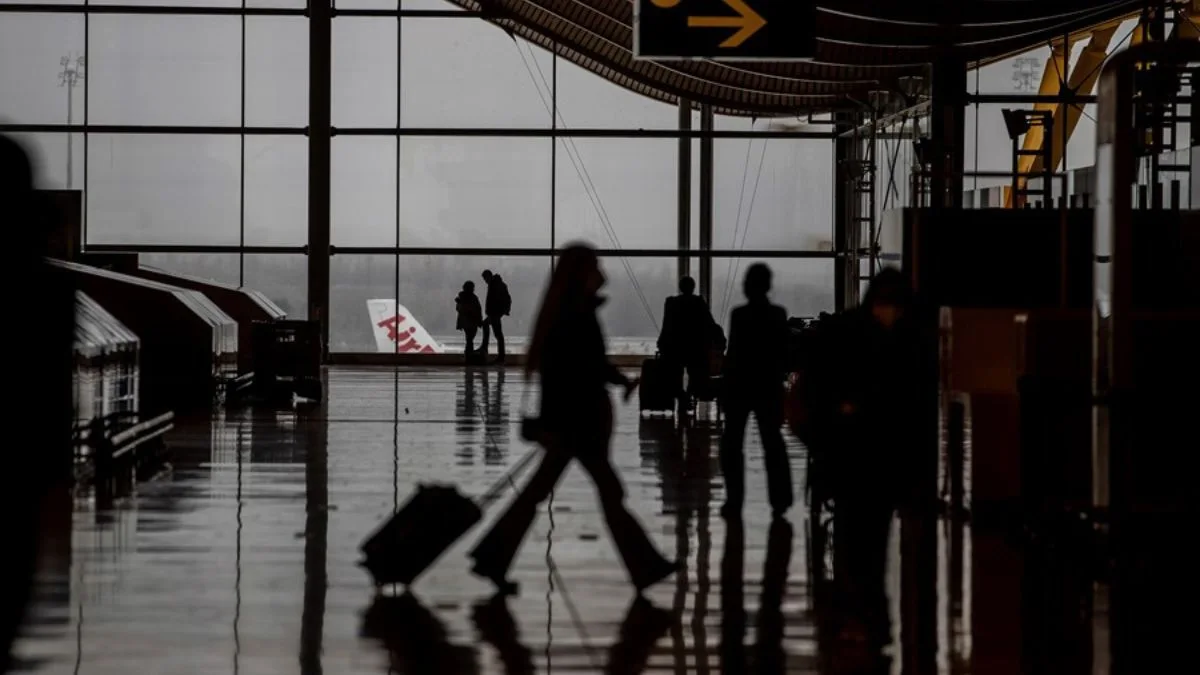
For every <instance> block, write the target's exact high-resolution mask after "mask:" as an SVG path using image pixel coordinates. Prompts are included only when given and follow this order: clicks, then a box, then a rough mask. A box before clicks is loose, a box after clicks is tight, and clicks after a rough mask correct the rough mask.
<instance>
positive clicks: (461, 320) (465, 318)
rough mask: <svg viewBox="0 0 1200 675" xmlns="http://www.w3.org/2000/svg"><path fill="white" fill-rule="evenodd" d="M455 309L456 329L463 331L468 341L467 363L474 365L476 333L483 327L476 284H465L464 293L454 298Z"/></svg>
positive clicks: (471, 282)
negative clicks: (456, 314)
mask: <svg viewBox="0 0 1200 675" xmlns="http://www.w3.org/2000/svg"><path fill="white" fill-rule="evenodd" d="M454 309H455V311H456V312H457V313H458V323H457V324H456V325H455V328H457V329H458V330H461V331H462V332H463V336H464V337H466V339H467V347H466V355H467V363H472V362H473V361H474V359H475V333H477V332H478V331H479V327H480V326H482V325H483V307H481V306H480V304H479V296H477V295H475V282H473V281H467V282H464V283H463V287H462V291H461V292H459V294H458V296H457V297H455V298H454Z"/></svg>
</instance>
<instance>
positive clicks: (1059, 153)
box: [1005, 26, 1117, 207]
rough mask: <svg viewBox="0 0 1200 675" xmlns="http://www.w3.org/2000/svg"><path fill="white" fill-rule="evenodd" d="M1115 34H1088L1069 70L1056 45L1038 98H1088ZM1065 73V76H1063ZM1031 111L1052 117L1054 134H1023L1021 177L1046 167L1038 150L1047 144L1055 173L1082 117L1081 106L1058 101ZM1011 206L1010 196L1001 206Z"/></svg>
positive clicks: (1034, 131) (1039, 129) (1039, 130)
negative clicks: (1088, 36) (1041, 111)
mask: <svg viewBox="0 0 1200 675" xmlns="http://www.w3.org/2000/svg"><path fill="white" fill-rule="evenodd" d="M1116 32H1117V26H1107V27H1104V28H1101V29H1100V30H1097V31H1095V32H1094V33H1092V38H1091V41H1090V42H1088V45H1087V46H1086V47H1084V49H1083V52H1082V53H1081V54H1080V55H1079V58H1078V59H1077V60H1076V62H1075V65H1074V67H1071V66H1070V65H1069V64H1068V62H1067V61H1066V59H1065V58H1064V55H1065V54H1066V53H1067V50H1065V49H1064V48H1063V47H1062V45H1061V43H1060V44H1058V45H1056V46H1055V47H1054V58H1053V59H1052V60H1051V61H1050V62H1048V63H1047V64H1046V72H1045V73H1044V74H1043V76H1042V85H1041V89H1040V90H1039V92H1038V93H1039V95H1043V96H1058V95H1060V94H1062V95H1064V96H1063V98H1078V97H1081V96H1087V95H1090V94H1091V92H1092V89H1093V88H1095V86H1096V81H1097V80H1098V79H1099V78H1100V69H1101V67H1102V66H1103V65H1104V60H1105V59H1106V58H1107V57H1108V47H1109V45H1110V44H1111V43H1112V39H1113V36H1114V35H1115V34H1116ZM1068 70H1069V75H1068V74H1067V73H1068ZM1064 77H1065V78H1066V80H1067V81H1066V82H1065V83H1064V82H1063V79H1064ZM1034 109H1035V110H1047V111H1050V112H1051V113H1052V114H1053V120H1052V122H1051V128H1052V129H1054V133H1053V134H1051V137H1050V138H1049V139H1047V138H1046V135H1045V134H1044V133H1043V132H1044V128H1043V127H1040V126H1035V127H1033V128H1031V129H1030V130H1029V133H1027V134H1026V135H1025V142H1024V145H1023V149H1024V150H1025V151H1026V152H1027V153H1029V154H1025V155H1023V156H1022V157H1020V159H1019V160H1018V163H1017V171H1018V172H1019V173H1022V174H1036V173H1038V172H1041V171H1043V170H1044V169H1045V168H1046V167H1044V166H1043V164H1045V161H1044V160H1043V153H1042V152H1039V151H1042V150H1045V146H1046V144H1047V142H1049V144H1050V151H1049V157H1050V164H1051V166H1050V167H1049V169H1050V170H1051V171H1056V170H1057V168H1058V165H1059V164H1060V163H1061V162H1062V161H1063V156H1064V154H1065V152H1066V147H1067V143H1068V142H1070V139H1071V135H1072V134H1074V133H1075V128H1076V127H1077V126H1079V120H1080V118H1081V117H1082V116H1083V107H1082V106H1081V105H1077V104H1069V105H1064V104H1063V100H1061V99H1060V100H1058V101H1055V102H1053V103H1037V104H1035V105H1034ZM1034 153H1036V154H1034ZM1025 182H1026V179H1022V180H1021V181H1020V185H1019V187H1018V189H1020V188H1021V187H1024V185H1025ZM1063 194H1064V195H1065V194H1066V191H1065V190H1064V191H1063ZM1012 205H1013V201H1012V195H1011V193H1010V195H1009V199H1007V200H1006V203H1005V206H1007V207H1011V206H1012Z"/></svg>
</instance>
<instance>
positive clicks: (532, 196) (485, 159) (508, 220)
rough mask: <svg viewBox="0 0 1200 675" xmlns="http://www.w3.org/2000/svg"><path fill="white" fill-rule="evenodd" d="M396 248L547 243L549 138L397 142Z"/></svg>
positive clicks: (549, 178) (428, 138)
mask: <svg viewBox="0 0 1200 675" xmlns="http://www.w3.org/2000/svg"><path fill="white" fill-rule="evenodd" d="M400 154H401V160H402V162H401V167H402V173H401V176H400V196H401V204H400V207H401V212H400V223H401V227H400V245H401V246H463V247H548V246H549V245H550V181H551V175H550V141H549V140H548V139H540V138H538V139H530V138H447V137H412V136H406V137H404V138H401V139H400Z"/></svg>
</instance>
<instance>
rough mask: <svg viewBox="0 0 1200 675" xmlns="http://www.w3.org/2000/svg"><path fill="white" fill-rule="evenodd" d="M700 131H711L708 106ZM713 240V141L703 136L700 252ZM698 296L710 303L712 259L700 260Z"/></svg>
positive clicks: (702, 118)
mask: <svg viewBox="0 0 1200 675" xmlns="http://www.w3.org/2000/svg"><path fill="white" fill-rule="evenodd" d="M700 130H701V131H703V132H706V133H708V132H711V131H712V130H713V109H712V106H710V105H704V106H700ZM712 240H713V139H712V136H711V135H709V136H705V137H704V138H702V139H701V140H700V250H702V251H708V250H711V249H712ZM699 286H700V295H701V296H702V297H704V298H705V299H706V300H708V301H709V302H712V258H710V257H708V256H705V257H703V258H701V259H700V279H699Z"/></svg>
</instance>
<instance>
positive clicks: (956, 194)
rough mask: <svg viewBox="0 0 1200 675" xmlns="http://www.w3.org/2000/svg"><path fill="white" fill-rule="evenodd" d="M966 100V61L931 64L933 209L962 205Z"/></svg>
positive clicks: (944, 59)
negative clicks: (932, 65)
mask: <svg viewBox="0 0 1200 675" xmlns="http://www.w3.org/2000/svg"><path fill="white" fill-rule="evenodd" d="M966 99H967V66H966V62H965V61H963V60H962V59H957V58H953V57H947V58H943V59H941V60H940V61H938V62H937V63H936V64H934V67H933V103H932V105H931V107H930V117H931V119H930V133H931V136H930V140H931V145H930V151H931V152H930V168H931V176H930V203H929V205H930V206H931V207H933V208H935V209H937V208H961V207H962V202H963V162H964V154H965V153H964V142H965V134H964V127H965V124H966Z"/></svg>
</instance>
